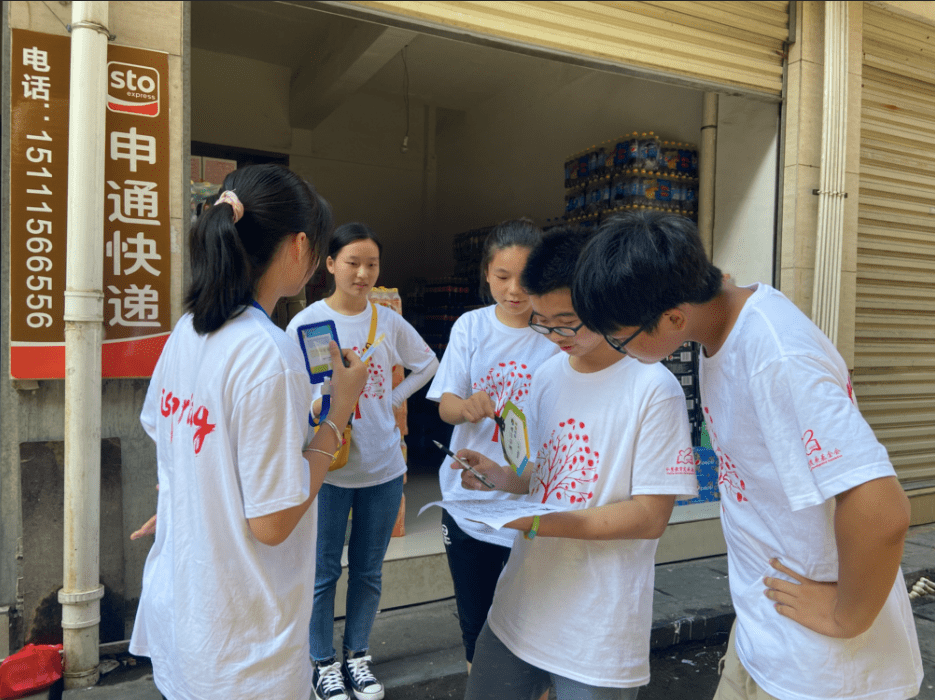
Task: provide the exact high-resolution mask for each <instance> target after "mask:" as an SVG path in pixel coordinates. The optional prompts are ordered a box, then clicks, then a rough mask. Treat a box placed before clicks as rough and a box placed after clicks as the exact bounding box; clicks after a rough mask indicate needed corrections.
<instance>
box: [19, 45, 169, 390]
mask: <svg viewBox="0 0 935 700" xmlns="http://www.w3.org/2000/svg"><path fill="white" fill-rule="evenodd" d="M12 37H13V57H14V75H16V77H17V78H19V75H17V73H19V74H21V76H22V78H21V79H20V84H19V86H18V87H17V88H15V89H14V90H13V95H12V111H13V119H12V128H11V156H12V157H11V165H12V172H11V178H10V184H11V202H12V207H11V251H10V261H11V276H10V283H11V305H10V310H11V313H10V340H11V363H10V364H11V367H10V373H11V376H13V377H14V378H21V379H48V378H57V377H63V376H64V369H65V367H64V355H65V352H64V320H63V305H64V303H63V302H64V291H65V281H66V280H65V267H66V265H65V260H66V231H67V220H66V216H65V214H66V206H67V184H68V171H67V166H68V138H69V134H68V96H69V77H70V76H69V70H70V59H71V56H70V51H71V42H70V39H69V38H68V37H61V36H55V35H50V34H40V33H36V32H28V31H23V30H13V31H12ZM17 59H19V60H18V61H17ZM17 63H18V64H19V65H17ZM167 77H168V58H167V56H166V54H163V53H159V52H155V51H146V50H143V49H133V48H128V47H122V46H109V47H108V63H107V86H108V88H107V122H106V130H107V133H106V143H105V149H106V154H105V181H106V182H105V185H104V188H105V195H104V196H105V202H104V206H105V219H104V244H103V249H102V250H101V254H102V255H103V256H104V285H103V286H104V348H103V360H102V371H103V374H104V376H109V377H132V376H136V377H139V376H150V375H151V373H152V368H153V366H154V365H155V362H156V359H158V356H159V352H160V351H161V348H162V345H163V344H164V342H165V338H166V337H167V335H168V332H169V330H170V327H169V324H170V318H169V314H170V311H169V289H170V285H169V275H170V268H169V264H170V260H169V238H170V234H169V202H168V188H169V147H168V146H169V121H168V114H169V110H168V105H167V104H166V100H167V86H166V83H167ZM14 84H15V83H14ZM72 137H74V138H81V134H73V135H72Z"/></svg>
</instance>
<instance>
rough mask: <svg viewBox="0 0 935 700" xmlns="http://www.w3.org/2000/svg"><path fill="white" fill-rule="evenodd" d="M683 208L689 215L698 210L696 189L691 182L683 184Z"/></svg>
mask: <svg viewBox="0 0 935 700" xmlns="http://www.w3.org/2000/svg"><path fill="white" fill-rule="evenodd" d="M684 209H685V211H686V212H687V214H688V215H689V216H691V215H692V214H694V213H695V212H696V211H698V190H697V189H696V185H695V184H693V183H692V184H688V185H686V186H685V203H684Z"/></svg>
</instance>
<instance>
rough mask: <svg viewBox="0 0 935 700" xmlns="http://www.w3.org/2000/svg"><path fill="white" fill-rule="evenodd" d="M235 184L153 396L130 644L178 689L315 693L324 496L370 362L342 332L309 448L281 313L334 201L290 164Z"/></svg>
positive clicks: (184, 694) (223, 694) (238, 176)
mask: <svg viewBox="0 0 935 700" xmlns="http://www.w3.org/2000/svg"><path fill="white" fill-rule="evenodd" d="M223 189H224V191H223V192H222V193H221V196H220V197H219V198H218V201H217V203H216V204H215V205H214V206H212V207H210V208H209V209H207V210H205V212H204V213H203V214H202V215H201V216H200V217H199V219H198V220H197V222H196V224H195V226H194V229H193V230H192V233H191V239H190V255H191V265H192V282H191V285H190V287H189V289H188V293H187V294H186V297H185V307H186V309H187V311H188V313H186V314H185V315H184V316H183V317H182V318H181V319H180V320H179V322H178V324H177V325H176V327H175V329H174V330H173V331H172V334H171V335H170V336H169V339H168V341H167V343H166V346H165V348H164V349H163V351H162V355H161V356H160V358H159V362H158V363H157V364H156V368H155V370H154V372H153V376H152V380H151V382H150V385H149V390H148V391H147V394H146V400H145V403H144V405H143V412H142V415H141V421H142V423H143V428H144V429H145V430H146V432H147V434H149V436H150V437H152V438H153V440H155V442H156V458H157V466H158V479H159V486H160V490H159V500H158V508H157V515H158V525H157V526H156V529H155V536H156V537H155V541H154V543H153V546H152V549H150V552H149V556H148V557H147V559H146V565H145V567H144V569H143V590H142V594H141V596H140V603H139V609H138V610H137V614H136V621H135V624H134V627H133V636H132V638H131V640H130V651H131V652H132V653H134V654H139V655H142V656H149V657H150V658H151V659H152V664H153V678H154V681H155V683H156V686H157V687H158V688H159V690H160V691H161V692H162V694H163V695H164V696H165V697H169V698H172V700H206V699H208V700H210V699H211V698H216V699H217V700H232V699H233V700H236V699H238V698H239V699H241V700H253V699H254V698H307V697H308V696H309V693H310V692H311V687H312V669H311V665H310V664H309V662H308V639H307V636H306V629H307V624H308V620H309V617H310V615H311V605H310V596H309V592H308V589H309V588H310V586H309V581H310V580H311V578H312V577H313V576H314V560H312V559H311V557H309V555H308V550H309V548H310V547H311V546H313V545H314V542H315V522H316V517H315V508H314V503H315V496H316V494H317V493H318V489H319V486H320V485H321V482H322V479H323V478H324V476H325V473H326V472H327V470H328V466H329V465H330V463H331V457H332V454H333V452H334V451H335V450H336V449H337V448H338V447H339V446H340V431H341V430H343V428H344V425H345V424H346V423H347V420H348V418H349V417H350V414H351V411H352V410H353V408H354V402H355V400H356V399H357V395H358V393H359V392H360V389H361V387H363V385H364V380H365V379H366V374H367V371H366V367H365V366H364V365H363V364H362V363H361V362H360V360H359V359H358V358H357V356H355V355H354V354H353V353H350V352H346V353H344V356H345V357H346V358H347V360H348V362H349V367H347V368H345V367H344V366H343V363H342V362H341V354H340V351H339V350H338V348H337V346H336V345H335V344H334V343H332V344H331V357H332V362H333V363H335V364H336V366H337V369H336V370H335V373H334V379H333V382H332V390H333V392H332V393H333V401H332V409H331V421H332V423H331V425H330V426H329V427H328V428H327V429H326V430H323V431H321V432H319V434H318V435H316V436H314V438H312V439H311V441H310V444H308V445H307V448H306V449H304V450H303V446H305V445H306V439H307V432H308V431H307V428H308V426H307V419H306V416H307V414H308V410H309V405H310V403H311V399H312V392H311V389H310V385H309V381H308V376H307V374H306V371H305V365H304V360H303V358H302V354H301V352H299V350H298V349H297V348H296V346H295V344H294V343H293V342H291V341H289V340H287V338H286V335H285V333H283V332H282V330H280V329H279V328H277V327H276V326H275V325H274V324H273V322H272V321H271V320H270V319H269V316H268V313H269V312H270V311H272V310H273V308H274V307H275V305H276V302H277V301H278V300H279V298H280V297H283V296H291V295H293V294H295V293H296V292H298V291H299V290H301V289H303V288H304V286H305V284H306V282H307V281H308V279H309V277H310V276H311V274H312V272H313V271H314V269H315V268H316V267H317V265H318V260H319V247H320V246H321V245H322V241H323V240H326V239H327V236H328V233H329V231H330V229H331V212H330V209H329V207H328V204H327V203H326V202H325V201H324V200H323V199H322V198H321V197H320V196H319V195H318V194H317V193H316V192H315V191H314V190H313V189H312V188H311V187H310V186H309V185H308V183H306V182H305V181H303V180H302V179H301V178H299V177H298V176H297V175H295V174H294V173H293V172H291V171H289V170H287V169H286V168H283V167H281V166H274V165H255V166H248V167H245V168H241V169H240V170H236V171H234V172H233V173H231V174H230V175H228V176H227V177H226V178H225V180H224V188H223ZM308 511H311V512H310V513H309V512H308Z"/></svg>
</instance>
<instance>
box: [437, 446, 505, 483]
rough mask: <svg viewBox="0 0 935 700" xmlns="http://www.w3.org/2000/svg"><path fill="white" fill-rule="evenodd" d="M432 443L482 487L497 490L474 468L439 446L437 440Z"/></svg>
mask: <svg viewBox="0 0 935 700" xmlns="http://www.w3.org/2000/svg"><path fill="white" fill-rule="evenodd" d="M432 442H434V443H435V446H436V447H437V448H438V449H440V450H441V451H442V452H445V453H446V454H447V455H448V456H449V457H451V458H452V459H453V460H454V461H455V462H457V463H458V464H460V465H461V466H462V467H464V468H465V469H467V470H468V471H469V472H471V474H473V475H474V476H476V477H477V479H478V481H480V482H481V483H482V484H483V485H484V486H486V487H487V488H489V489H495V488H497V487H496V485H495V484H494V483H493V482H492V481H491V480H490V479H488V478H487V477H486V476H484V475H483V474H481V473H480V472H479V471H477V470H476V469H475V468H474V467H472V466H471V465H470V464H468V463H467V462H465V461H464V460H463V459H461V458H460V457H458V456H457V455H456V454H455V453H454V452H452V451H451V450H449V449H448V448H447V447H445V446H444V445H443V444H441V443H440V442H439V441H438V440H432Z"/></svg>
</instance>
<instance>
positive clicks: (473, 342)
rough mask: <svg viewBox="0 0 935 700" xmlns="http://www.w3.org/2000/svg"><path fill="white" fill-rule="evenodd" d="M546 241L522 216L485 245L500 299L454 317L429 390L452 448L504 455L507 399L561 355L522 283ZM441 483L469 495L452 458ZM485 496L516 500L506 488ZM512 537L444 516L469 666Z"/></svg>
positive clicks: (446, 490)
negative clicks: (538, 324)
mask: <svg viewBox="0 0 935 700" xmlns="http://www.w3.org/2000/svg"><path fill="white" fill-rule="evenodd" d="M541 238H542V232H541V231H540V230H539V229H538V228H536V227H535V226H534V225H533V224H532V222H531V221H529V220H526V219H517V220H513V221H506V222H504V223H502V224H499V225H497V226H496V227H494V229H493V230H492V231H491V232H490V234H489V235H488V236H487V240H486V241H485V242H484V250H483V256H482V259H481V269H480V274H481V290H482V293H483V295H484V296H485V297H486V298H488V299H492V300H493V301H494V302H495V303H493V304H491V305H490V306H487V307H484V308H482V309H477V310H475V311H468V312H467V313H466V314H464V315H463V316H461V317H460V318H459V319H458V320H457V321H455V324H454V326H453V327H452V329H451V336H450V337H449V339H448V347H447V348H446V349H445V354H444V355H443V356H442V361H441V364H440V365H439V368H438V372H437V373H436V375H435V378H434V379H433V380H432V385H431V386H430V387H429V391H428V395H427V396H428V398H429V399H431V400H433V401H438V402H439V408H438V413H439V415H440V416H441V418H442V420H444V421H445V422H446V423H450V424H452V425H454V426H455V427H454V430H453V431H452V434H451V442H450V445H449V446H450V448H451V450H452V451H454V452H457V451H458V450H461V449H465V448H468V449H472V450H475V451H476V452H480V453H481V454H483V455H484V456H485V457H489V458H490V459H493V460H497V459H500V458H501V457H502V452H501V449H500V440H499V429H498V427H497V423H496V422H494V420H493V418H494V417H495V416H499V415H500V414H501V412H502V411H503V407H504V406H505V405H506V403H507V401H511V402H512V403H513V404H515V405H517V406H519V408H520V409H523V407H524V406H525V404H526V401H527V399H528V398H529V386H530V384H531V382H532V373H533V372H534V371H535V370H536V368H538V367H539V365H541V364H542V363H543V362H544V361H545V360H547V359H549V358H550V357H552V356H553V355H555V354H556V353H557V352H558V348H557V347H556V345H555V344H554V343H552V342H549V340H548V339H547V338H544V337H543V336H542V335H541V334H539V333H536V332H534V331H533V330H532V329H530V328H529V315H530V314H531V313H532V312H531V310H530V306H529V297H528V296H527V295H526V292H525V291H524V290H523V287H522V285H521V284H520V275H521V274H522V272H523V268H524V267H525V266H526V258H527V257H528V255H529V251H530V250H532V248H533V246H535V245H536V244H537V243H538V242H539V241H540V240H541ZM439 482H440V484H441V491H442V497H443V498H444V499H452V498H463V497H464V496H465V491H464V489H462V488H461V479H460V478H459V477H458V474H457V473H456V472H454V471H452V470H451V469H449V468H448V460H445V461H443V462H442V465H441V467H440V468H439ZM477 495H478V496H480V495H481V494H477ZM482 495H483V497H485V498H515V496H513V495H512V494H507V493H504V492H502V491H488V492H486V493H484V494H482ZM515 534H516V533H515V531H513V530H498V531H491V530H490V528H487V527H485V526H483V525H480V524H479V523H474V522H471V521H469V520H464V519H463V518H454V517H452V516H451V515H450V514H449V513H448V512H447V511H444V512H443V514H442V537H443V538H444V543H445V552H446V553H447V555H448V568H449V569H450V571H451V578H452V581H453V582H454V589H455V600H456V601H457V604H458V622H459V623H460V625H461V638H462V641H463V644H464V653H465V657H466V659H467V663H468V670H470V668H471V662H472V661H473V659H474V643H475V641H476V640H477V635H478V634H479V633H480V630H481V627H483V626H484V621H485V620H486V619H487V611H488V610H489V609H490V603H491V601H492V600H493V592H494V588H495V587H496V585H497V579H498V578H499V577H500V572H501V571H502V570H503V566H504V565H505V564H506V560H507V558H508V557H509V556H510V547H511V546H512V544H513V537H514V535H515Z"/></svg>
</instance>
